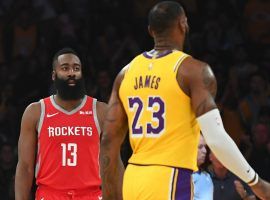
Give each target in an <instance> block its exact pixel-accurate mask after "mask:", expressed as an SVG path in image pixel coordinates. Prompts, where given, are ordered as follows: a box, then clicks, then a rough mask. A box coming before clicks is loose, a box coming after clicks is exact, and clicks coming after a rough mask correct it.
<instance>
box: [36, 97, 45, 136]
mask: <svg viewBox="0 0 270 200" xmlns="http://www.w3.org/2000/svg"><path fill="white" fill-rule="evenodd" d="M39 102H40V117H39V121H38V126H37V127H38V128H37V131H38V137H39V135H40V131H41V128H42V124H43V121H44V116H45V103H44V100H43V99H41V100H40V101H39Z"/></svg>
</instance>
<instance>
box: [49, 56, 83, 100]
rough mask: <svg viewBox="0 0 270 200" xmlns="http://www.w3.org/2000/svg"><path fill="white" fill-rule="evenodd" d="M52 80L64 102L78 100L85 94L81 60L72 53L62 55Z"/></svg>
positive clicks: (55, 67)
mask: <svg viewBox="0 0 270 200" xmlns="http://www.w3.org/2000/svg"><path fill="white" fill-rule="evenodd" d="M52 79H53V81H54V85H55V88H56V90H57V94H58V95H59V96H60V97H61V98H62V99H63V100H78V99H80V98H82V97H83V96H84V95H85V94H86V92H85V85H84V80H83V76H82V66H81V61H80V59H79V58H78V57H77V56H76V55H74V54H71V53H68V54H62V55H60V56H59V57H58V60H57V62H56V64H55V66H54V70H53V74H52Z"/></svg>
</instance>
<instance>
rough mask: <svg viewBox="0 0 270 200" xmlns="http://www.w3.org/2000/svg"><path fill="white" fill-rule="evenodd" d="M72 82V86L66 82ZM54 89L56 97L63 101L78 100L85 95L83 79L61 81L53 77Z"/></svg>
mask: <svg viewBox="0 0 270 200" xmlns="http://www.w3.org/2000/svg"><path fill="white" fill-rule="evenodd" d="M70 80H73V81H74V82H75V85H74V86H70V85H69V84H68V81H70ZM54 87H55V89H56V91H57V95H59V97H60V98H61V99H63V100H78V99H81V98H83V97H84V95H85V94H86V90H85V85H84V79H83V78H80V79H75V78H74V77H72V78H68V79H67V80H64V79H61V78H59V77H58V76H57V74H56V76H55V80H54Z"/></svg>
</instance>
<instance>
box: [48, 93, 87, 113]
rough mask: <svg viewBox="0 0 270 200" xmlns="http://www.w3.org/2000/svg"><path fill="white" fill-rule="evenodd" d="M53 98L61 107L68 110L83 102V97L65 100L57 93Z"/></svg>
mask: <svg viewBox="0 0 270 200" xmlns="http://www.w3.org/2000/svg"><path fill="white" fill-rule="evenodd" d="M53 99H54V101H55V103H56V104H57V105H58V106H60V107H61V108H63V109H64V110H66V111H68V112H69V111H72V110H74V109H75V108H77V107H78V106H79V105H80V104H81V102H82V98H81V99H76V100H64V99H62V98H61V97H60V96H59V95H57V94H56V95H53Z"/></svg>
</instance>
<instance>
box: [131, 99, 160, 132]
mask: <svg viewBox="0 0 270 200" xmlns="http://www.w3.org/2000/svg"><path fill="white" fill-rule="evenodd" d="M128 106H129V110H130V111H131V112H133V113H134V115H133V116H134V117H133V120H132V124H131V126H132V137H143V136H145V137H159V136H160V135H161V134H162V133H163V131H164V128H165V118H164V116H165V103H164V101H163V100H162V98H161V97H158V96H149V97H148V98H147V102H146V105H144V104H143V100H142V99H141V98H140V97H129V98H128ZM149 114H150V116H151V119H148V120H147V121H146V120H145V119H147V115H149ZM143 133H146V134H143Z"/></svg>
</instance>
